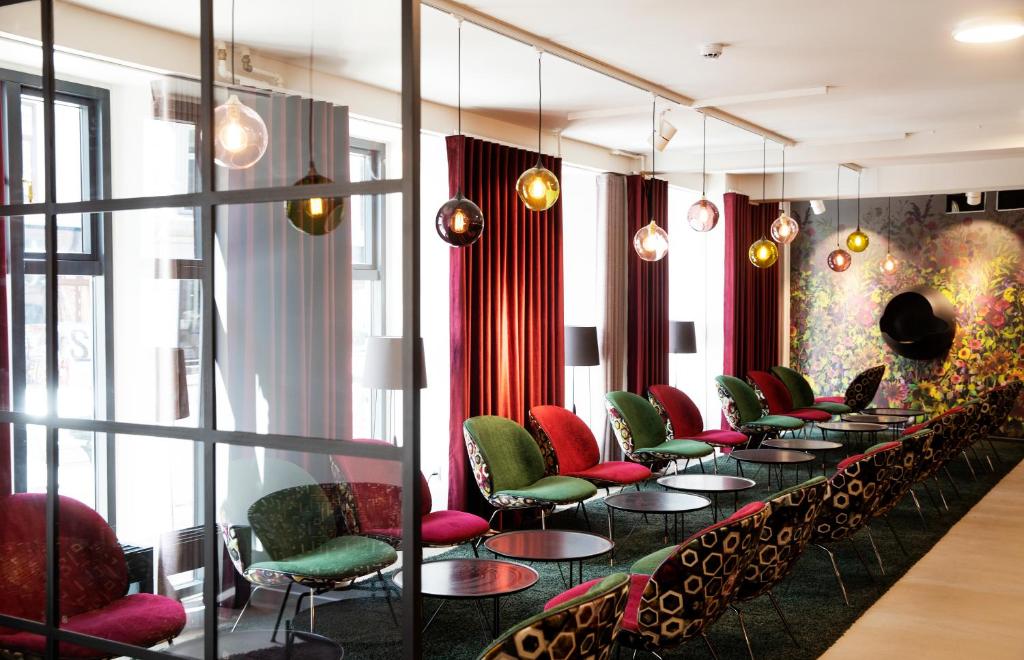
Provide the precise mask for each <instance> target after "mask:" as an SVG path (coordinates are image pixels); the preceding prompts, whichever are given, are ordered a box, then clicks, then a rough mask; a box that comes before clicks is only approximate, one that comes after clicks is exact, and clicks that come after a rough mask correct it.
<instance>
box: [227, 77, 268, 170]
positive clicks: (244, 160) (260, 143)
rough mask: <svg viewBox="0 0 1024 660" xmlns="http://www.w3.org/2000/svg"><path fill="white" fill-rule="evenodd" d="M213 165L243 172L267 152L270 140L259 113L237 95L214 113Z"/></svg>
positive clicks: (232, 96)
mask: <svg viewBox="0 0 1024 660" xmlns="http://www.w3.org/2000/svg"><path fill="white" fill-rule="evenodd" d="M213 127H214V131H213V132H214V136H215V139H214V161H215V162H216V163H217V164H218V165H220V166H221V167H227V168H229V169H233V170H244V169H246V168H247V167H252V166H253V165H255V164H256V162H257V161H259V159H260V158H262V157H263V154H264V153H266V151H267V144H268V143H269V142H270V136H269V133H268V131H267V125H266V123H265V122H264V121H263V118H262V117H260V115H259V113H257V112H256V111H255V110H253V109H252V108H250V107H249V106H247V105H245V104H244V103H242V102H241V101H240V100H239V99H238V96H237V95H236V94H232V95H231V96H230V97H228V100H227V101H225V102H224V103H222V104H221V105H219V106H217V107H216V109H214V111H213Z"/></svg>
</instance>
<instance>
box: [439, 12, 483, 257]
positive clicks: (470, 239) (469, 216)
mask: <svg viewBox="0 0 1024 660" xmlns="http://www.w3.org/2000/svg"><path fill="white" fill-rule="evenodd" d="M455 20H456V21H458V26H459V37H458V74H457V75H456V79H457V81H458V108H459V109H458V115H459V162H458V168H459V169H458V173H459V174H458V177H459V184H458V188H457V189H456V193H455V196H454V197H452V198H451V199H449V200H448V201H447V202H445V203H444V204H442V205H441V208H440V209H438V210H437V217H436V218H435V221H434V227H435V228H436V229H437V235H438V236H440V237H441V240H442V241H444V242H445V243H447V244H448V245H451V246H452V247H465V246H466V245H471V244H473V243H475V242H476V241H477V240H479V238H480V236H481V235H482V234H483V233H484V213H483V211H481V210H480V207H479V206H477V205H476V204H474V203H473V202H472V200H470V199H467V198H466V197H465V195H463V194H462V177H463V176H464V175H465V172H464V171H463V168H464V167H465V165H464V163H463V154H464V153H465V150H466V142H465V138H463V137H462V18H461V17H456V19H455Z"/></svg>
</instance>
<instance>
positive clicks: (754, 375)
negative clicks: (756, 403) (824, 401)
mask: <svg viewBox="0 0 1024 660" xmlns="http://www.w3.org/2000/svg"><path fill="white" fill-rule="evenodd" d="M747 380H748V381H750V385H751V387H753V388H754V393H755V394H757V398H758V399H760V400H761V402H762V408H767V409H768V414H770V415H785V416H786V417H795V418H797V419H799V420H801V421H804V422H827V421H828V420H830V419H832V414H831V413H828V412H825V411H824V410H821V409H820V408H797V407H795V406H794V405H793V397H792V396H790V394H789V390H788V389H787V388H786V385H785V384H784V383H783V382H782V381H781V380H779V379H778V377H776V376H774V375H773V374H770V373H768V372H767V371H751V372H749V373H748V374H747Z"/></svg>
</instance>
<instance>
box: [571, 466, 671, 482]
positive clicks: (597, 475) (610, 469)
mask: <svg viewBox="0 0 1024 660" xmlns="http://www.w3.org/2000/svg"><path fill="white" fill-rule="evenodd" d="M567 476H570V477H579V478H580V479H586V480H588V481H600V482H605V483H612V484H635V483H637V482H639V481H645V480H647V479H650V478H651V470H650V468H648V467H647V466H646V465H641V464H640V463H630V462H629V461H605V462H604V463H598V464H597V465H595V466H593V467H590V468H587V469H586V470H580V471H579V472H571V473H569V474H568V475H567Z"/></svg>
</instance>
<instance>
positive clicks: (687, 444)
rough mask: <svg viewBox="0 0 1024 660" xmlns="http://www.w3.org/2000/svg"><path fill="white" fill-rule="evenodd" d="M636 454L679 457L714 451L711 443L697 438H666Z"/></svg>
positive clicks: (705, 454)
mask: <svg viewBox="0 0 1024 660" xmlns="http://www.w3.org/2000/svg"><path fill="white" fill-rule="evenodd" d="M636 453H637V454H670V455H672V456H678V457H679V458H703V457H705V456H710V455H711V454H713V453H715V450H714V448H712V447H711V445H709V444H707V443H705V442H701V441H699V440H666V441H665V442H662V443H661V444H660V445H656V446H654V447H648V448H646V449H641V450H639V451H637V452H636Z"/></svg>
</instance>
